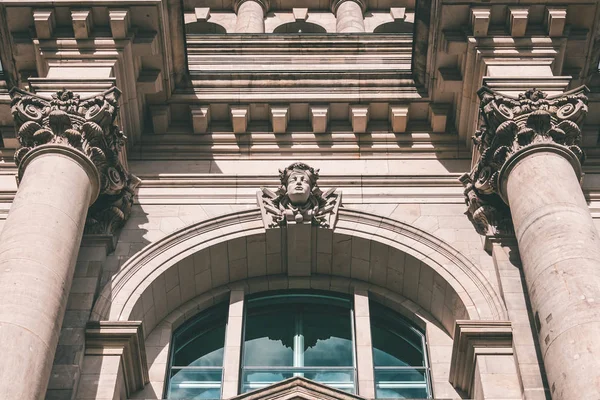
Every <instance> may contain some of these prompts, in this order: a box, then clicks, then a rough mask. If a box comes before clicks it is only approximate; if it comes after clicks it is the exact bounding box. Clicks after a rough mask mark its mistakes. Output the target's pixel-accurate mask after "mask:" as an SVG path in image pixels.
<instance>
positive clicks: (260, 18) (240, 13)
mask: <svg viewBox="0 0 600 400" xmlns="http://www.w3.org/2000/svg"><path fill="white" fill-rule="evenodd" d="M235 32H236V33H265V13H264V9H263V6H262V5H261V4H260V3H259V2H257V1H254V0H247V1H244V2H242V3H241V4H240V5H239V7H238V9H237V22H236V24H235Z"/></svg>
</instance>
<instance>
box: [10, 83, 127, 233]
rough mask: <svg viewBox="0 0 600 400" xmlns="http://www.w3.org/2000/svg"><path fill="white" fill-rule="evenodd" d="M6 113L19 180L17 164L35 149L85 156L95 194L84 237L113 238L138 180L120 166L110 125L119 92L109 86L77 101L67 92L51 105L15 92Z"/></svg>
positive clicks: (117, 137) (116, 134) (120, 138)
mask: <svg viewBox="0 0 600 400" xmlns="http://www.w3.org/2000/svg"><path fill="white" fill-rule="evenodd" d="M10 94H11V97H12V100H11V107H12V108H11V110H12V115H13V118H14V121H15V125H16V130H17V137H18V139H19V142H20V144H21V146H22V147H20V148H19V149H18V150H17V151H16V152H15V163H16V165H17V167H18V168H19V176H18V178H19V179H21V178H22V176H23V173H24V170H25V168H26V163H22V161H23V160H24V158H25V156H26V155H27V153H29V152H30V151H31V150H33V149H34V148H36V147H39V146H43V145H48V144H53V145H59V146H65V147H68V148H71V149H73V150H75V151H77V152H79V153H80V154H83V155H84V156H85V157H87V158H88V159H89V160H90V161H91V162H92V163H93V164H94V166H95V167H96V169H97V171H98V175H99V177H100V192H99V196H98V198H97V200H96V202H95V203H94V204H93V205H92V206H91V207H90V210H89V213H88V218H87V221H86V232H88V233H113V232H114V230H115V229H117V228H119V227H120V226H121V225H122V224H123V223H124V221H125V220H126V219H127V217H128V216H129V213H130V211H131V206H132V204H133V196H134V190H135V188H136V186H137V185H138V184H139V179H138V178H137V177H135V176H134V175H132V174H131V173H129V171H128V170H127V168H126V167H125V165H124V164H123V162H122V161H121V151H122V148H123V146H124V144H125V139H126V137H125V135H123V132H121V130H120V129H119V127H118V126H117V125H116V123H115V121H116V118H117V115H118V110H119V107H118V100H119V96H120V95H121V92H120V91H119V90H118V89H117V88H116V87H113V88H111V89H109V90H107V91H105V92H103V93H100V94H98V95H96V96H93V97H90V98H87V99H81V98H80V97H79V95H77V94H74V93H73V92H71V91H59V92H57V93H56V94H54V95H52V99H51V100H47V99H44V98H42V97H39V96H36V95H34V94H32V93H29V92H25V91H23V90H20V89H17V88H15V89H13V90H12V91H11V92H10Z"/></svg>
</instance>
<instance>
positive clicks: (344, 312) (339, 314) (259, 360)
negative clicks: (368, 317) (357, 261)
mask: <svg viewBox="0 0 600 400" xmlns="http://www.w3.org/2000/svg"><path fill="white" fill-rule="evenodd" d="M247 304H248V306H247V313H246V325H245V337H244V353H243V354H244V358H243V363H242V365H243V369H242V384H241V389H242V392H247V391H250V390H255V389H259V388H262V387H266V386H268V385H271V384H273V383H275V382H279V381H281V380H284V379H288V378H291V377H294V376H303V377H305V378H307V379H311V380H314V381H317V382H321V383H324V384H326V385H329V386H332V387H335V388H337V389H340V390H345V391H348V392H352V393H353V392H354V374H355V372H354V356H353V353H354V345H353V339H352V318H351V311H350V309H351V303H350V301H349V300H348V299H346V298H343V297H340V298H337V297H330V296H324V295H312V294H306V293H302V294H298V293H295V294H288V295H282V294H274V295H268V296H264V297H260V298H250V299H249V301H248V303H247ZM267 367H268V368H267ZM340 367H341V368H340Z"/></svg>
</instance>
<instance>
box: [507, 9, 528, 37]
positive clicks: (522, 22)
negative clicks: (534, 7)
mask: <svg viewBox="0 0 600 400" xmlns="http://www.w3.org/2000/svg"><path fill="white" fill-rule="evenodd" d="M528 20H529V8H527V7H509V8H508V21H507V23H508V30H509V32H510V36H512V37H523V36H525V32H526V31H527V21H528Z"/></svg>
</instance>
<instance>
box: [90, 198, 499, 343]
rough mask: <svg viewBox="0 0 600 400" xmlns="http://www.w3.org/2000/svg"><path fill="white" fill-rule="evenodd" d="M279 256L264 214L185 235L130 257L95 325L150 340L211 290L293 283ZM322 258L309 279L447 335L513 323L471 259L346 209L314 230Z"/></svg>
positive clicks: (420, 234) (104, 295) (101, 301)
mask: <svg viewBox="0 0 600 400" xmlns="http://www.w3.org/2000/svg"><path fill="white" fill-rule="evenodd" d="M315 229H316V228H315ZM281 252H282V249H281V232H280V230H278V229H274V230H268V231H265V229H264V227H263V222H262V219H261V215H260V212H259V210H257V209H255V210H248V211H242V212H238V213H232V214H228V215H224V216H220V217H216V218H212V219H209V220H206V221H203V222H201V223H197V224H194V225H191V226H188V227H186V228H184V229H181V230H179V231H177V232H174V233H172V234H170V235H168V236H167V237H165V238H163V239H161V240H159V241H157V242H155V243H152V244H150V245H149V246H147V247H146V248H144V249H143V250H141V251H140V252H139V253H138V254H136V255H135V256H133V257H132V258H131V259H130V260H129V261H128V262H127V263H126V264H125V265H124V266H123V268H122V269H121V270H120V271H119V272H118V273H117V274H116V275H115V276H114V277H113V279H112V280H111V281H110V282H109V283H108V284H107V285H106V286H105V288H104V289H103V290H102V292H101V294H100V296H99V298H98V300H97V302H96V304H95V306H94V309H93V312H92V319H93V320H112V321H126V320H142V321H144V328H145V331H146V333H148V332H150V331H151V330H152V329H153V328H154V326H155V325H156V324H157V323H158V322H160V321H161V320H162V319H163V318H165V317H166V316H167V315H168V314H169V313H170V312H172V311H173V310H175V309H176V308H177V307H179V306H180V305H181V304H183V303H185V302H187V301H189V300H190V299H192V298H194V297H196V296H198V295H200V294H202V293H204V292H207V291H210V290H211V289H213V288H216V287H223V286H226V285H228V284H231V283H234V282H237V281H241V280H244V279H247V278H251V277H259V276H269V277H270V279H269V280H268V282H269V284H270V285H276V282H277V279H278V277H279V278H281V277H285V276H286V275H287V270H286V267H285V265H284V264H285V263H284V262H282V256H281ZM316 258H317V260H314V262H315V266H314V267H313V271H312V274H311V276H310V277H309V278H307V279H309V280H311V281H314V282H317V281H319V280H320V279H322V278H324V279H325V280H326V279H327V277H330V276H336V277H342V278H347V279H349V278H352V279H356V280H361V281H364V282H367V283H372V284H374V285H378V286H383V287H387V288H388V289H389V290H391V291H392V292H394V293H396V294H399V295H402V296H405V297H407V298H409V299H410V300H412V301H413V302H414V303H416V304H418V305H419V306H420V307H422V308H423V309H424V310H425V311H427V312H430V313H431V314H432V315H433V317H434V318H436V319H437V320H438V321H439V322H440V323H441V324H442V325H443V326H444V327H445V329H446V330H447V331H448V332H449V333H450V334H452V330H453V325H454V322H455V321H456V320H458V319H491V320H500V319H505V318H506V310H505V308H504V306H503V304H502V302H501V299H500V297H499V296H498V294H497V293H496V291H495V290H494V289H493V288H492V286H491V285H490V283H489V282H488V281H487V280H486V279H485V277H484V276H483V274H482V273H481V272H480V271H479V270H478V269H477V267H476V266H475V265H474V264H473V263H472V262H471V261H470V260H469V259H467V258H466V257H464V256H463V255H462V254H460V252H459V251H457V250H456V249H454V248H452V247H451V246H450V245H448V244H447V243H445V242H444V241H442V240H440V239H438V238H436V237H434V236H432V235H431V234H429V233H427V232H424V231H422V230H420V229H418V228H415V227H413V226H410V225H408V224H404V223H401V222H398V221H395V220H392V219H389V218H384V217H380V216H376V215H373V214H368V213H364V212H361V211H356V210H349V209H341V210H340V213H339V220H338V223H337V226H336V228H335V230H334V231H331V230H325V229H318V230H317V257H316ZM428 290H429V291H428Z"/></svg>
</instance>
